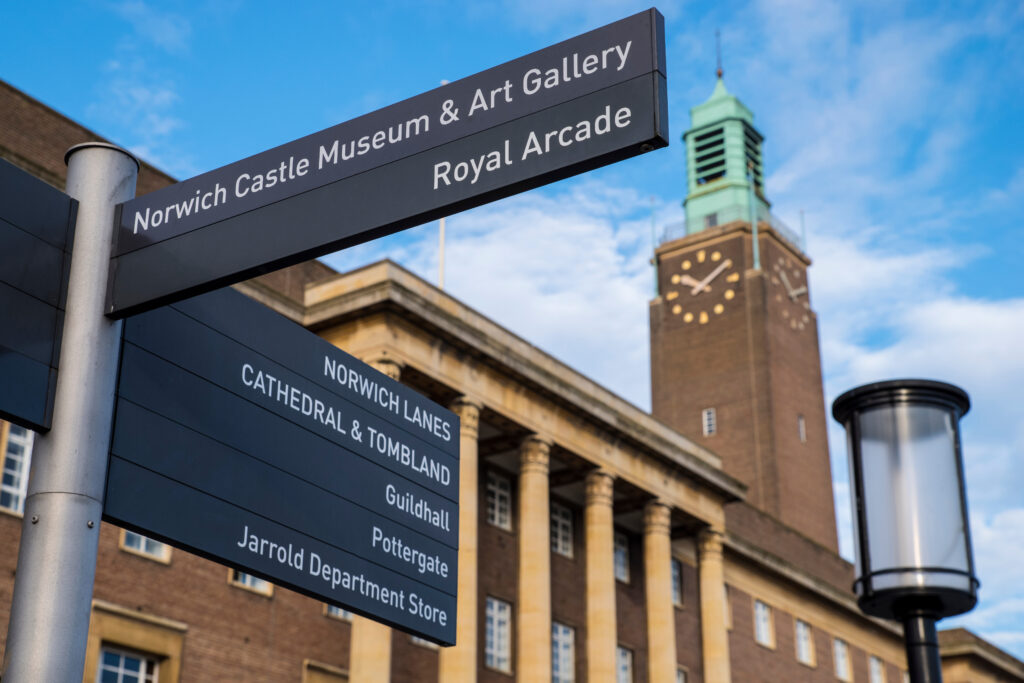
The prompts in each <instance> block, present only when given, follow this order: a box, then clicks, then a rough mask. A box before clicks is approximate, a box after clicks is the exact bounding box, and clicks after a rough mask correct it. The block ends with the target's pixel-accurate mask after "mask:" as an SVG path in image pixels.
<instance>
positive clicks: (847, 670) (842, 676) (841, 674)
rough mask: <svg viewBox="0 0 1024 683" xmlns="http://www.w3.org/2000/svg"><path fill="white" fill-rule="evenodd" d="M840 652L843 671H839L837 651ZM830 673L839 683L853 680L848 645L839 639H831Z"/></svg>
mask: <svg viewBox="0 0 1024 683" xmlns="http://www.w3.org/2000/svg"><path fill="white" fill-rule="evenodd" d="M840 650H842V652H843V657H842V661H843V664H845V667H844V670H842V671H840V669H839V661H840V657H839V651H840ZM832 673H833V674H835V677H836V678H838V679H839V680H841V681H851V680H853V662H851V661H850V644H849V643H847V642H846V641H845V640H843V639H842V638H839V637H833V638H832Z"/></svg>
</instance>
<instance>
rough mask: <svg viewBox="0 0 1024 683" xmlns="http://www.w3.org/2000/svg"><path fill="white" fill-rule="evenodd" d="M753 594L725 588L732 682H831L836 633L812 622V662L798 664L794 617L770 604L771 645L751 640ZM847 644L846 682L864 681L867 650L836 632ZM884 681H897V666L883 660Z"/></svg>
mask: <svg viewBox="0 0 1024 683" xmlns="http://www.w3.org/2000/svg"><path fill="white" fill-rule="evenodd" d="M754 599H755V598H754V597H753V596H751V595H749V594H747V593H745V592H744V591H742V590H740V589H738V588H735V587H734V586H730V587H729V600H730V603H731V605H732V624H733V625H732V629H731V630H730V632H729V652H730V655H731V659H732V667H733V668H732V676H733V680H734V681H737V682H738V681H743V683H779V681H807V682H808V683H814V682H820V683H834V682H835V681H837V680H841V679H838V678H837V677H836V674H835V660H834V655H833V640H834V638H835V637H836V636H837V634H835V633H830V632H828V631H826V630H823V629H821V628H818V627H817V626H816V625H812V634H813V638H814V653H815V657H814V665H813V666H808V665H805V664H802V663H800V662H799V661H798V660H797V658H796V622H795V619H796V617H799V616H800V615H795V616H794V615H792V614H788V613H786V612H785V611H783V610H781V609H779V608H778V607H777V606H772V621H773V625H774V636H775V643H774V647H767V646H765V645H761V644H759V643H758V642H757V641H756V640H755V639H754ZM838 636H839V637H840V638H843V639H844V640H845V641H846V642H847V645H848V647H849V657H850V664H851V670H852V677H851V678H850V679H849V680H850V681H867V680H868V656H869V653H867V652H865V651H864V650H863V649H861V648H859V647H857V645H856V644H855V643H854V642H851V641H850V639H849V637H848V636H847V637H844V635H843V634H838ZM885 669H886V675H887V679H886V680H887V681H891V682H892V683H899V682H900V680H901V679H900V678H899V675H900V673H899V672H900V669H899V667H898V666H897V665H896V664H895V663H894V662H885Z"/></svg>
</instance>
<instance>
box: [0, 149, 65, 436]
mask: <svg viewBox="0 0 1024 683" xmlns="http://www.w3.org/2000/svg"><path fill="white" fill-rule="evenodd" d="M77 207H78V203H77V202H76V201H75V200H73V199H71V198H70V197H68V196H67V195H66V194H64V193H63V192H61V191H60V190H57V189H55V188H53V187H51V186H50V185H48V184H46V183H44V182H43V181H42V180H39V179H38V178H35V177H34V176H32V175H30V174H28V173H26V172H25V171H22V170H21V169H20V168H17V167H16V166H14V165H12V164H10V163H8V162H7V161H4V160H3V159H0V311H2V312H3V318H2V319H0V377H3V381H2V382H0V417H2V418H4V419H7V420H10V421H11V422H14V423H15V424H19V425H21V426H23V427H28V428H29V429H34V430H36V431H47V430H49V429H50V421H51V418H52V413H53V397H54V391H55V389H56V384H57V361H58V358H59V356H60V335H61V331H62V325H63V322H64V304H65V297H66V296H67V282H68V269H69V268H70V265H71V255H70V251H71V237H72V235H73V232H74V222H75V216H76V213H77Z"/></svg>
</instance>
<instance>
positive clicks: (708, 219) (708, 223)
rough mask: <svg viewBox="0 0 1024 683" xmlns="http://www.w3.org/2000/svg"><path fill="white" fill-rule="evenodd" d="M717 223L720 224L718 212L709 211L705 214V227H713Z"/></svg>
mask: <svg viewBox="0 0 1024 683" xmlns="http://www.w3.org/2000/svg"><path fill="white" fill-rule="evenodd" d="M716 225H718V214H717V213H709V214H708V215H707V216H704V227H705V228H713V227H715V226H716Z"/></svg>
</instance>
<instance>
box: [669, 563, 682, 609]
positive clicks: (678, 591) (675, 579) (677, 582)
mask: <svg viewBox="0 0 1024 683" xmlns="http://www.w3.org/2000/svg"><path fill="white" fill-rule="evenodd" d="M672 604H673V605H675V606H676V607H682V606H683V563H682V562H680V561H679V560H677V559H676V558H674V557H673V558H672Z"/></svg>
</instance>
